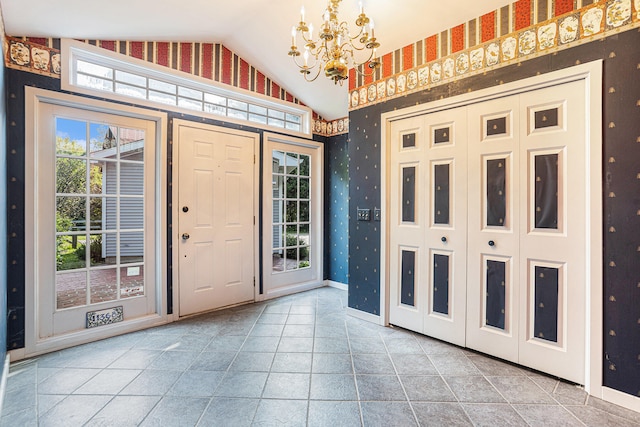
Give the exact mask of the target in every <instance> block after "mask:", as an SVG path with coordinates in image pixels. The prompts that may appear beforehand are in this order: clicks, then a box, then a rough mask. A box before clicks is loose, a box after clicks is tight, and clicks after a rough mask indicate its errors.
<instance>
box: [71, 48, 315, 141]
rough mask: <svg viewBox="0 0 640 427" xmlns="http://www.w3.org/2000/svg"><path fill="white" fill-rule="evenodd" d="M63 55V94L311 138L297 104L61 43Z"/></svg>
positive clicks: (302, 109) (307, 115) (305, 110)
mask: <svg viewBox="0 0 640 427" xmlns="http://www.w3.org/2000/svg"><path fill="white" fill-rule="evenodd" d="M63 54H66V55H69V56H70V58H69V65H70V68H71V69H70V70H69V71H68V75H67V76H66V77H65V74H66V67H63V79H62V82H63V88H65V89H66V87H65V86H66V85H67V84H69V85H70V86H72V87H73V90H75V91H81V92H83V91H84V90H89V91H100V92H107V93H111V94H113V95H114V97H116V98H117V97H126V98H135V99H138V100H139V103H140V104H142V105H144V104H154V105H156V106H158V105H162V106H165V107H169V109H180V110H183V109H184V110H191V111H197V112H200V113H202V114H204V115H212V116H217V117H220V116H222V117H226V118H227V119H231V120H233V121H242V122H250V123H251V124H252V125H254V126H256V127H266V128H276V129H280V130H281V131H282V130H284V131H291V132H294V133H303V134H306V135H309V134H310V133H311V130H310V129H311V127H310V122H311V120H310V115H311V114H310V110H309V109H308V108H306V107H302V106H299V105H297V104H293V103H288V102H284V101H279V100H276V99H273V98H270V97H266V96H262V95H259V94H253V93H250V92H248V91H245V90H242V89H237V88H233V87H228V88H226V87H225V88H223V87H222V85H219V84H215V83H214V82H208V83H202V82H201V81H202V80H204V79H200V78H198V77H195V76H194V77H193V78H184V77H182V76H178V75H177V72H174V71H173V70H170V69H166V70H164V68H165V67H160V66H156V65H155V64H149V63H147V62H145V61H141V60H139V59H136V58H130V57H128V56H125V55H120V54H114V53H113V52H110V51H106V50H104V49H99V48H95V47H93V46H90V45H85V44H84V43H79V42H73V41H70V40H63ZM114 55H117V59H116V58H115V56H114ZM160 69H163V70H162V71H160ZM78 89H80V90H78Z"/></svg>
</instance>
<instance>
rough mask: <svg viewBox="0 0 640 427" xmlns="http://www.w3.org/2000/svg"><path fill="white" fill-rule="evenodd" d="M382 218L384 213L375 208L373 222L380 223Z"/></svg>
mask: <svg viewBox="0 0 640 427" xmlns="http://www.w3.org/2000/svg"><path fill="white" fill-rule="evenodd" d="M381 216H382V211H381V210H380V208H374V209H373V220H374V221H380V217H381Z"/></svg>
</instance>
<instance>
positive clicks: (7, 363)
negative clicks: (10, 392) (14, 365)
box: [0, 353, 11, 415]
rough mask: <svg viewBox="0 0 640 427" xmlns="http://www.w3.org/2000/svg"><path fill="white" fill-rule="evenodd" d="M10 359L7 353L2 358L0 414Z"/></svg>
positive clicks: (0, 413) (0, 412)
mask: <svg viewBox="0 0 640 427" xmlns="http://www.w3.org/2000/svg"><path fill="white" fill-rule="evenodd" d="M10 361H11V356H9V353H7V356H6V357H5V358H4V369H3V370H2V378H1V379H0V415H2V408H3V406H4V395H5V391H6V389H7V378H8V377H9V362H10Z"/></svg>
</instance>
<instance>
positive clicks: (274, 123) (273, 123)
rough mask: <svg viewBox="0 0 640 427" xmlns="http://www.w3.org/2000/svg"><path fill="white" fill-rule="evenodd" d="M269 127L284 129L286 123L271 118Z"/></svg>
mask: <svg viewBox="0 0 640 427" xmlns="http://www.w3.org/2000/svg"><path fill="white" fill-rule="evenodd" d="M269 125H271V126H274V127H278V128H283V127H284V121H283V120H277V119H272V118H269Z"/></svg>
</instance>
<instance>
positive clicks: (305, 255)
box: [298, 246, 311, 268]
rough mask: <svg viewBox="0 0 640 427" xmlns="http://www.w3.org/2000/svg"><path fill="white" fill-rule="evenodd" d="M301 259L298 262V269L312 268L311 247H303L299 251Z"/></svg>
mask: <svg viewBox="0 0 640 427" xmlns="http://www.w3.org/2000/svg"><path fill="white" fill-rule="evenodd" d="M299 255H300V259H299V260H298V268H308V267H310V266H311V261H310V260H311V258H310V253H309V246H302V247H300V250H299Z"/></svg>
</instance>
